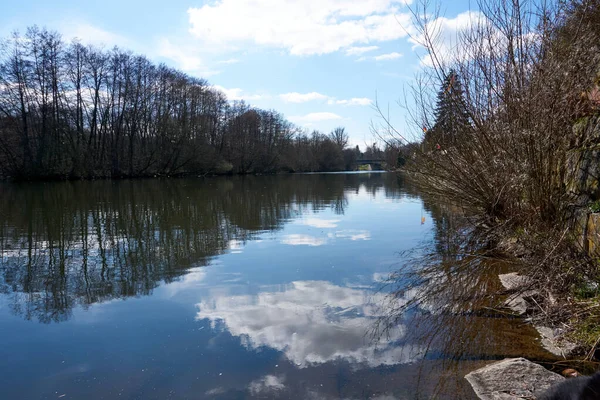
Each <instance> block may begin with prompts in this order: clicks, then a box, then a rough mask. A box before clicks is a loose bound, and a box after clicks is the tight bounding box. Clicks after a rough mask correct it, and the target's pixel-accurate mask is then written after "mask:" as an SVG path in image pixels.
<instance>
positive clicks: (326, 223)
mask: <svg viewBox="0 0 600 400" xmlns="http://www.w3.org/2000/svg"><path fill="white" fill-rule="evenodd" d="M338 222H340V220H339V219H320V218H305V219H302V220H300V221H298V223H299V224H301V225H306V226H312V227H313V228H336V227H337V223H338Z"/></svg>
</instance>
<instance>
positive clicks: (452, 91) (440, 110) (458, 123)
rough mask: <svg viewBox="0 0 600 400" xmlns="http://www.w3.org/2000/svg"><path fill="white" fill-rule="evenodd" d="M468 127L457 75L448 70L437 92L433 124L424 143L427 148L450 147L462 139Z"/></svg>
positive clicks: (468, 123)
mask: <svg viewBox="0 0 600 400" xmlns="http://www.w3.org/2000/svg"><path fill="white" fill-rule="evenodd" d="M469 127H470V122H469V116H468V114H467V112H466V110H465V100H464V91H463V88H462V83H461V81H460V79H459V76H458V74H457V73H456V72H455V71H454V70H450V72H449V73H448V75H446V77H445V78H444V81H443V83H442V86H441V87H440V90H439V92H438V95H437V103H436V107H435V124H434V126H433V128H432V129H430V130H429V131H427V132H426V133H425V142H426V144H428V145H429V146H437V145H438V144H439V145H440V146H451V145H452V144H453V143H456V141H457V140H460V139H461V137H462V138H464V136H465V134H466V132H467V131H468V129H469Z"/></svg>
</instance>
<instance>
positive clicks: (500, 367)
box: [465, 358, 565, 400]
mask: <svg viewBox="0 0 600 400" xmlns="http://www.w3.org/2000/svg"><path fill="white" fill-rule="evenodd" d="M465 378H466V379H467V381H469V383H470V384H471V386H472V387H473V390H474V391H475V394H477V396H478V397H479V398H480V399H483V400H516V399H521V400H523V399H536V398H537V397H538V396H540V395H541V394H542V393H544V392H545V391H546V390H547V389H548V388H549V387H550V386H552V385H554V384H556V383H558V382H562V381H563V380H564V379H565V378H563V377H562V376H560V375H558V374H556V373H554V372H551V371H548V370H547V369H545V368H544V367H542V366H541V365H539V364H536V363H533V362H531V361H529V360H526V359H524V358H507V359H505V360H502V361H498V362H495V363H493V364H490V365H487V366H485V367H483V368H480V369H478V370H475V371H473V372H470V373H469V374H467V376H465Z"/></svg>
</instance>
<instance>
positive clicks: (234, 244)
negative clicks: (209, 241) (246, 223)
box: [227, 239, 244, 254]
mask: <svg viewBox="0 0 600 400" xmlns="http://www.w3.org/2000/svg"><path fill="white" fill-rule="evenodd" d="M227 247H229V250H231V253H233V254H239V253H241V252H242V250H243V249H244V243H243V242H241V241H240V240H235V239H233V240H230V241H229V243H228V246H227Z"/></svg>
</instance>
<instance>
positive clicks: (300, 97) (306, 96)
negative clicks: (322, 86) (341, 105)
mask: <svg viewBox="0 0 600 400" xmlns="http://www.w3.org/2000/svg"><path fill="white" fill-rule="evenodd" d="M279 97H280V98H281V100H283V101H285V102H286V103H306V102H307V101H313V100H327V99H328V98H329V97H328V96H325V95H324V94H321V93H317V92H310V93H298V92H291V93H284V94H280V95H279Z"/></svg>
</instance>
